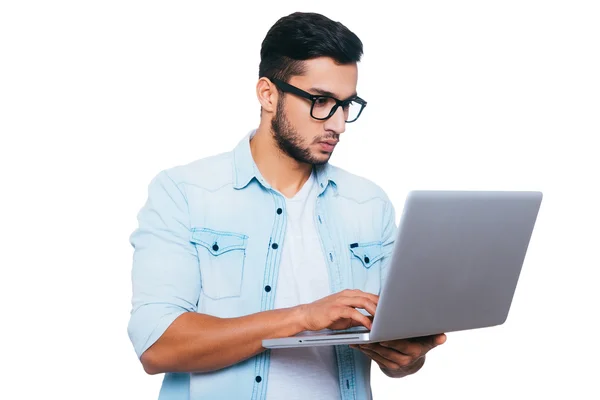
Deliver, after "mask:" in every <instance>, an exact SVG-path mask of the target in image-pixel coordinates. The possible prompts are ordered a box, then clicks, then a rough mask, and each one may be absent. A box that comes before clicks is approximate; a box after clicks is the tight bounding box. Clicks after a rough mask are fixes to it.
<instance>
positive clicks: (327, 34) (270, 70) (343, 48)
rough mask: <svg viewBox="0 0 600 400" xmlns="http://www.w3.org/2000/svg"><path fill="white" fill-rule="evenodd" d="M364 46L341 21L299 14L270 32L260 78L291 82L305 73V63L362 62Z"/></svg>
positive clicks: (264, 46)
mask: <svg viewBox="0 0 600 400" xmlns="http://www.w3.org/2000/svg"><path fill="white" fill-rule="evenodd" d="M362 54H363V44H362V42H361V41H360V39H359V38H358V36H356V35H355V34H354V33H353V32H352V31H350V30H349V29H348V28H346V27H345V26H344V25H343V24H341V23H340V22H336V21H332V20H331V19H329V18H327V17H325V16H323V15H321V14H317V13H303V12H295V13H293V14H290V15H288V16H285V17H282V18H280V19H279V20H278V21H277V22H276V23H275V24H274V25H273V26H272V27H271V29H269V32H267V35H266V36H265V38H264V40H263V42H262V46H261V50H260V66H259V69H258V77H259V78H261V77H263V76H264V77H267V78H269V79H272V78H276V79H280V80H282V81H284V82H287V81H288V80H289V78H290V77H292V76H295V75H302V74H304V72H305V70H304V63H303V61H305V60H310V59H313V58H317V57H330V58H332V59H333V60H334V61H335V62H336V63H338V64H341V65H344V64H351V63H356V62H359V61H360V58H361V56H362Z"/></svg>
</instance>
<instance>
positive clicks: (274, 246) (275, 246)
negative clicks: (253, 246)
mask: <svg viewBox="0 0 600 400" xmlns="http://www.w3.org/2000/svg"><path fill="white" fill-rule="evenodd" d="M271 247H272V248H273V249H274V250H277V248H278V247H279V245H278V244H277V243H273V244H272V245H271Z"/></svg>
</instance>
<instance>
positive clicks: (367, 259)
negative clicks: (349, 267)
mask: <svg viewBox="0 0 600 400" xmlns="http://www.w3.org/2000/svg"><path fill="white" fill-rule="evenodd" d="M369 261H371V260H369V257H367V256H365V264H368V263H369Z"/></svg>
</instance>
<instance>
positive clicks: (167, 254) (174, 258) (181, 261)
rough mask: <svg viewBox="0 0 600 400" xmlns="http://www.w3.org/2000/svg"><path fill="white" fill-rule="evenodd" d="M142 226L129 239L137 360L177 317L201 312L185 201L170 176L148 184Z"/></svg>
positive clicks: (132, 336)
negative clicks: (131, 256) (191, 312)
mask: <svg viewBox="0 0 600 400" xmlns="http://www.w3.org/2000/svg"><path fill="white" fill-rule="evenodd" d="M138 224H139V226H138V228H137V229H136V230H135V231H134V232H133V233H132V234H131V236H130V243H131V245H132V246H133V248H134V253H133V267H132V273H131V280H132V301H131V305H132V309H131V315H130V319H129V324H128V327H127V333H128V335H129V339H130V340H131V342H132V344H133V347H134V349H135V352H136V354H137V356H138V358H139V357H141V356H142V354H143V353H144V351H146V350H147V349H148V348H149V347H150V346H151V345H152V344H153V343H154V342H156V341H157V340H158V338H160V336H161V335H162V334H163V333H164V332H165V330H166V329H167V328H168V327H169V325H171V323H172V322H173V321H174V320H175V319H176V318H177V317H179V316H180V315H181V314H183V313H185V312H190V311H197V307H198V298H199V294H200V288H201V277H200V271H199V267H198V255H197V253H196V249H195V246H194V244H193V243H191V242H190V240H189V235H190V226H189V211H188V205H187V200H186V198H185V196H184V193H183V192H182V191H181V189H180V187H178V185H176V184H175V182H174V181H173V180H172V179H171V177H170V176H169V175H168V173H167V171H162V172H161V173H159V174H158V175H157V176H156V177H154V179H153V180H152V181H151V182H150V185H149V186H148V198H147V201H146V203H145V205H144V206H143V207H142V209H141V210H140V212H139V213H138Z"/></svg>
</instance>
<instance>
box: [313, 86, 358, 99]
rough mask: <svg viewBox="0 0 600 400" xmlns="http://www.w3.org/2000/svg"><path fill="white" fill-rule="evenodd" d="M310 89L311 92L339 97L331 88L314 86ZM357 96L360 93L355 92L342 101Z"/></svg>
mask: <svg viewBox="0 0 600 400" xmlns="http://www.w3.org/2000/svg"><path fill="white" fill-rule="evenodd" d="M308 91H309V92H315V93H317V94H320V95H322V96H329V97H334V98H336V99H337V98H338V97H337V96H336V95H335V94H334V93H331V92H330V91H329V90H323V89H319V88H315V87H312V88H310V89H308ZM357 96H358V93H356V92H354V94H353V95H351V96H350V97H348V98H346V99H343V100H342V101H344V100H349V99H353V98H355V97H357Z"/></svg>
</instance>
